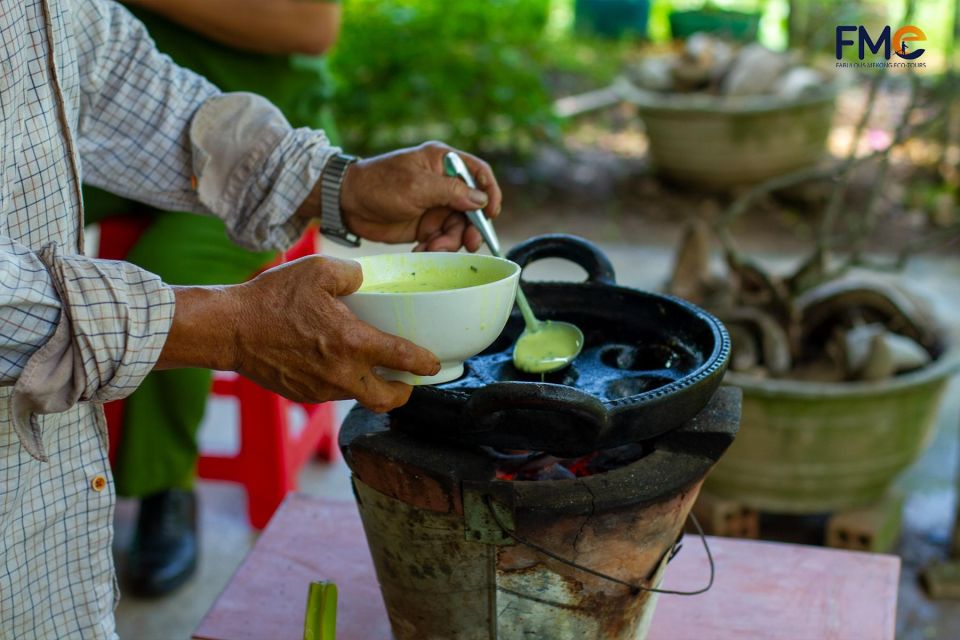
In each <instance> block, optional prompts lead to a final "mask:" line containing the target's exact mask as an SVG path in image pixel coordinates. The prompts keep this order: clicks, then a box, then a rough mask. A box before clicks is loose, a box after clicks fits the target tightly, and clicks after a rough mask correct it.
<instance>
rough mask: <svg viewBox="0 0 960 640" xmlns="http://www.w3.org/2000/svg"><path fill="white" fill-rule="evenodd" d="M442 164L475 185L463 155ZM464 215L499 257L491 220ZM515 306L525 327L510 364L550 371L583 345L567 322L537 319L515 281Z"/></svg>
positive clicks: (533, 370)
mask: <svg viewBox="0 0 960 640" xmlns="http://www.w3.org/2000/svg"><path fill="white" fill-rule="evenodd" d="M444 168H445V170H446V173H447V175H448V176H452V177H457V178H460V179H461V180H463V181H464V182H465V183H466V184H467V186H468V187H470V188H471V189H476V188H477V186H476V183H475V182H474V180H473V176H472V175H470V170H469V169H467V165H466V164H465V163H464V162H463V159H462V158H461V157H460V156H459V155H457V154H456V153H454V152H452V151H451V152H450V153H448V154H447V155H446V156H445V157H444ZM466 215H467V219H468V220H469V221H470V223H471V224H473V226H475V227H476V228H477V229H478V230H479V231H480V235H482V236H483V240H484V242H486V243H487V246H488V247H490V253H492V254H493V255H495V256H497V257H498V258H502V257H503V253H502V252H501V251H500V241H499V240H498V239H497V234H496V232H495V231H494V230H493V223H491V222H490V221H489V220H488V219H487V217H486V216H485V215H483V211H480V210H479V209H477V210H474V211H468V212H467V213H466ZM517 306H518V307H520V314H521V315H522V316H523V321H524V323H525V324H526V328H525V329H524V330H523V333H521V334H520V337H519V338H517V342H516V344H514V346H513V366H515V367H516V368H517V369H520V370H521V371H525V372H527V373H550V372H551V371H559V370H560V369H563V368H564V367H566V366H568V365H569V364H570V363H571V362H573V359H574V358H576V357H577V356H578V355H579V354H580V350H581V349H583V332H582V331H580V329H579V328H578V327H577V326H576V325H573V324H570V323H569V322H561V321H559V320H538V319H537V317H536V316H535V315H533V309H531V308H530V303H529V302H527V297H526V296H525V295H523V289H522V288H521V287H520V286H519V284H518V285H517Z"/></svg>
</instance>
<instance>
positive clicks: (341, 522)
mask: <svg viewBox="0 0 960 640" xmlns="http://www.w3.org/2000/svg"><path fill="white" fill-rule="evenodd" d="M709 542H710V548H711V550H712V551H713V554H714V558H715V559H716V564H717V578H716V582H715V583H714V586H713V588H712V589H711V590H710V591H709V592H707V593H705V594H703V595H699V596H693V597H682V596H660V600H659V603H658V604H657V609H656V613H655V615H654V619H653V626H652V629H651V631H650V636H649V640H703V639H704V638H709V639H710V640H733V639H734V638H736V639H737V640H752V639H757V640H760V639H762V640H854V639H856V640H893V638H894V626H895V617H896V608H897V582H898V578H899V574H900V559H899V558H897V557H895V556H889V555H880V554H870V553H860V552H851V551H837V550H834V549H822V548H819V547H804V546H799V545H789V544H779V543H772V542H755V541H747V540H734V539H729V538H709ZM707 572H708V569H707V563H706V557H705V556H704V553H703V548H702V546H700V543H699V541H698V540H696V539H695V538H694V537H692V536H688V537H687V539H686V541H685V543H684V548H683V551H681V552H680V554H679V555H678V556H677V557H676V558H674V560H673V561H672V562H671V563H670V566H669V568H668V569H667V575H666V583H665V586H666V588H668V589H689V588H695V587H699V586H700V585H702V584H703V582H704V580H705V579H706V577H707V575H708V573H707ZM314 580H332V581H334V582H336V583H337V586H338V588H339V590H340V605H339V613H338V627H337V639H338V640H378V639H381V638H382V639H385V640H386V639H389V638H390V626H389V623H388V622H387V615H386V612H385V611H384V607H383V601H382V600H381V597H380V591H379V589H378V587H377V579H376V575H375V574H374V570H373V564H372V563H371V560H370V554H369V552H368V551H367V546H366V541H365V539H364V535H363V527H362V526H361V524H360V517H359V515H358V514H357V509H356V506H355V505H354V504H353V503H347V502H333V501H329V500H321V499H317V498H311V497H309V496H305V495H301V494H291V495H290V496H288V497H287V499H286V501H285V502H284V503H283V504H282V505H281V506H280V509H279V510H278V511H277V513H276V514H275V515H274V517H273V520H271V521H270V525H269V526H268V527H267V529H266V531H264V533H263V535H261V536H260V539H259V540H258V541H257V544H256V546H255V547H254V548H253V550H252V551H251V552H250V554H249V555H248V556H247V558H246V559H245V560H244V562H243V564H242V565H241V566H240V568H239V569H238V570H237V573H236V575H234V576H233V578H232V579H231V580H230V583H229V584H228V585H227V587H226V589H224V591H223V593H222V594H221V595H220V597H219V598H218V599H217V601H216V603H215V604H214V605H213V607H212V608H211V609H210V611H209V612H207V615H206V617H205V618H204V619H203V621H202V622H201V623H200V626H199V627H198V628H197V630H196V631H195V632H194V636H193V637H194V639H195V640H264V639H265V638H270V639H271V640H300V639H301V638H303V616H304V609H305V606H306V595H307V585H309V583H310V582H311V581H314Z"/></svg>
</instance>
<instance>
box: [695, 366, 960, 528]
mask: <svg viewBox="0 0 960 640" xmlns="http://www.w3.org/2000/svg"><path fill="white" fill-rule="evenodd" d="M958 365H960V351H958V350H957V349H956V348H954V349H952V350H950V351H947V352H946V353H945V354H944V355H942V356H941V357H940V358H938V359H937V360H935V361H934V362H933V363H931V364H930V365H928V366H926V367H924V368H922V369H918V370H917V371H914V372H911V373H907V374H904V375H900V376H897V377H894V378H890V379H888V380H883V381H879V382H837V383H816V382H803V381H797V380H762V379H757V378H753V377H750V376H746V375H743V374H737V373H728V374H727V377H726V379H725V381H724V382H725V384H729V385H733V386H737V387H739V388H740V389H742V390H743V418H742V423H741V425H742V426H741V429H740V435H739V437H738V438H737V439H736V441H735V442H734V443H733V445H732V446H731V447H730V449H729V450H728V451H727V454H726V455H725V456H724V457H723V459H722V460H721V461H720V462H719V463H718V464H717V466H716V467H715V468H714V470H713V473H712V474H711V475H710V477H709V479H708V480H707V482H706V485H705V487H704V490H705V491H708V492H710V493H711V494H713V495H716V496H719V497H725V498H730V499H734V500H737V501H739V502H742V503H744V504H746V505H748V506H751V507H753V508H755V509H759V510H763V511H770V512H777V513H808V514H810V513H825V512H832V511H836V510H840V509H846V508H850V507H857V506H862V505H868V504H871V503H874V502H876V501H878V500H879V499H880V498H881V497H882V496H883V494H884V493H885V492H886V491H887V489H888V488H889V487H890V485H891V484H892V483H893V481H894V480H895V479H896V477H897V475H898V474H899V473H900V472H901V471H903V470H904V469H905V468H906V467H907V466H909V465H910V464H911V463H913V462H914V461H915V460H916V459H917V458H918V457H919V456H920V454H921V453H922V452H923V451H924V449H925V448H926V447H927V445H929V443H930V441H931V440H932V438H933V435H934V433H935V431H936V424H937V416H938V413H939V409H940V400H941V399H942V397H943V393H944V390H945V389H946V387H947V383H948V382H949V379H950V376H951V375H952V374H953V373H954V372H956V371H957V369H958Z"/></svg>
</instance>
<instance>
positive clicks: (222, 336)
mask: <svg viewBox="0 0 960 640" xmlns="http://www.w3.org/2000/svg"><path fill="white" fill-rule="evenodd" d="M362 279H363V276H362V273H361V270H360V265H359V264H357V263H356V262H353V261H347V260H336V259H332V258H323V257H320V256H308V257H305V258H301V259H299V260H295V261H293V262H289V263H286V264H283V265H280V266H279V267H276V268H273V269H270V270H269V271H265V272H264V273H262V274H260V275H259V276H257V277H256V278H255V279H253V280H251V281H250V282H247V283H245V284H241V285H236V286H231V287H222V288H212V287H181V288H177V289H176V296H177V300H176V304H177V309H176V313H175V315H174V322H173V326H172V327H171V330H170V335H169V337H168V338H167V343H166V344H165V345H164V349H163V353H162V354H161V357H160V361H159V362H158V365H157V367H158V368H173V367H178V366H179V367H182V366H194V367H208V368H212V369H224V370H232V371H237V372H239V373H241V374H243V375H244V376H246V377H248V378H250V379H251V380H253V381H254V382H256V383H257V384H259V385H261V386H263V387H265V388H267V389H270V390H271V391H274V392H276V393H279V394H281V395H283V396H285V397H287V398H290V399H291V400H295V401H297V402H324V401H327V400H346V399H351V398H356V399H357V401H359V402H360V404H362V405H363V406H365V407H367V408H369V409H372V410H374V411H378V412H383V411H389V410H390V409H394V408H396V407H398V406H400V405H402V404H404V403H406V401H407V400H408V399H409V397H410V393H411V391H412V387H410V386H409V385H406V384H403V383H401V382H388V381H386V380H384V379H382V378H380V377H379V376H378V375H377V374H376V373H375V372H374V368H375V367H385V368H388V369H397V370H400V371H409V372H411V373H413V374H415V375H421V376H429V375H434V374H436V373H437V372H438V371H439V370H440V362H439V361H438V360H437V358H436V357H435V356H434V355H433V354H432V353H430V352H429V351H427V350H425V349H422V348H420V347H418V346H416V345H415V344H413V343H412V342H409V341H407V340H404V339H402V338H398V337H396V336H392V335H389V334H386V333H383V332H381V331H379V330H377V329H375V328H373V327H372V326H370V325H368V324H366V323H364V322H362V321H360V320H359V319H357V317H356V316H354V315H353V314H352V313H351V312H350V311H349V310H348V309H347V307H346V306H345V305H344V304H343V303H342V302H340V300H338V299H337V298H338V297H340V296H345V295H348V294H350V293H353V292H354V291H356V290H357V288H358V287H359V286H360V283H361V281H362Z"/></svg>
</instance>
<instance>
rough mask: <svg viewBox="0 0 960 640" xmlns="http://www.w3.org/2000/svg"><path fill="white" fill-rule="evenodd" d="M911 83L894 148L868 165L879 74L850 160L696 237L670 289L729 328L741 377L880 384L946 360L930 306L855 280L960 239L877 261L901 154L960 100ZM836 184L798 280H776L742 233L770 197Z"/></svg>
mask: <svg viewBox="0 0 960 640" xmlns="http://www.w3.org/2000/svg"><path fill="white" fill-rule="evenodd" d="M907 78H908V84H909V99H908V104H907V107H906V108H905V110H904V113H903V116H902V118H901V119H900V121H899V123H898V124H897V125H896V127H895V128H894V130H893V131H892V132H891V134H890V142H889V144H887V145H886V146H884V147H883V148H880V149H877V150H874V151H872V152H870V153H867V154H866V155H859V156H858V149H859V148H860V146H861V145H860V143H861V140H862V139H863V137H864V133H865V130H866V128H867V123H868V122H869V120H870V116H871V114H872V113H873V110H874V105H875V103H876V101H877V95H878V93H879V91H880V87H881V85H883V84H884V83H885V82H887V78H886V76H885V75H884V74H878V75H877V76H875V77H874V78H873V80H872V81H871V83H870V85H869V89H868V95H867V100H866V107H865V108H864V110H863V112H862V114H861V115H860V117H859V119H858V122H857V123H856V126H855V133H854V135H853V139H852V142H851V145H850V149H849V151H848V152H847V154H846V156H845V157H844V158H841V159H839V160H836V161H834V162H831V163H828V164H825V165H819V166H815V167H810V168H805V169H802V170H798V171H795V172H792V173H788V174H785V175H781V176H778V177H775V178H772V179H770V180H768V181H766V182H763V183H761V184H758V185H756V186H754V187H753V188H751V189H749V190H747V191H746V192H744V193H742V194H741V195H740V196H739V197H737V198H736V199H734V200H733V201H732V202H731V204H730V205H729V206H728V207H727V208H726V210H725V211H724V212H723V213H722V214H721V215H720V216H718V217H717V218H716V219H715V220H714V221H713V222H712V224H710V225H708V224H707V223H705V222H703V221H698V222H696V223H694V224H693V225H692V226H691V227H690V228H688V230H687V232H686V234H685V236H684V239H683V241H682V244H681V247H680V250H679V252H678V256H677V263H676V266H675V269H674V273H673V277H672V279H671V282H670V284H669V290H670V291H671V292H672V293H675V294H677V295H680V296H683V297H686V298H688V299H692V300H694V301H696V302H698V303H700V304H702V305H703V306H705V307H707V308H708V309H711V310H712V311H714V312H715V313H716V314H717V315H718V316H719V317H720V318H721V319H722V320H724V322H725V323H726V324H727V326H728V328H729V330H730V333H731V337H732V339H733V344H734V353H733V360H732V365H731V366H732V369H733V370H734V371H740V372H748V373H753V374H756V375H759V376H769V377H790V378H799V379H810V380H819V381H841V380H851V379H867V380H876V379H880V378H884V377H889V376H891V375H895V374H896V373H898V372H902V371H907V370H911V369H915V368H919V367H921V366H923V365H925V364H927V363H928V362H930V361H931V360H932V359H936V358H937V357H939V355H941V353H942V351H943V349H944V337H943V336H942V334H941V332H940V331H939V330H938V329H937V327H936V325H935V323H934V321H933V319H932V318H931V316H930V314H929V313H928V312H927V311H926V310H925V308H924V305H923V304H922V303H920V302H919V301H917V300H916V299H915V298H914V297H913V296H911V295H910V294H908V293H907V292H905V291H904V290H903V289H902V288H900V287H898V286H897V285H896V284H895V283H894V282H892V281H891V279H881V278H863V277H855V278H848V277H845V276H847V275H849V274H850V272H851V270H852V269H853V268H854V267H867V268H869V269H872V270H873V271H883V272H889V271H896V270H898V269H900V268H902V267H903V266H904V265H905V264H906V262H907V261H908V260H909V258H910V257H911V256H912V255H914V254H915V253H916V252H917V251H919V250H923V249H925V248H929V247H931V246H934V245H936V244H939V243H943V242H951V241H954V242H955V241H957V240H958V239H960V224H957V223H953V224H951V225H948V226H946V227H945V228H943V229H941V230H939V231H937V232H935V233H933V234H931V235H929V236H927V237H924V238H922V239H920V240H918V241H915V242H912V243H907V244H905V245H904V246H902V247H900V249H899V251H898V253H897V255H895V256H894V257H893V258H891V259H888V260H887V261H886V262H877V260H876V259H875V258H872V257H871V256H870V255H868V253H867V248H868V242H869V239H870V237H871V235H872V234H873V232H874V230H875V229H876V226H877V223H878V220H879V215H878V212H879V208H880V205H881V202H882V195H883V191H884V189H885V187H886V186H887V184H888V182H889V175H890V166H891V152H892V151H893V150H894V149H896V148H897V147H899V146H900V145H902V144H903V143H904V142H905V141H907V140H908V139H909V138H911V137H912V136H915V135H918V134H919V133H921V132H923V131H924V130H927V129H929V128H931V127H933V126H935V125H936V124H938V123H940V122H942V120H943V118H944V117H945V115H946V114H947V112H948V110H949V104H950V103H949V101H924V100H923V96H924V92H923V91H921V87H920V85H919V81H918V79H917V78H916V76H914V75H913V74H909V75H908V76H907ZM930 102H933V104H931V103H930ZM866 167H872V169H873V172H874V174H873V176H872V186H871V188H870V190H869V192H868V194H867V196H866V202H865V204H864V205H863V206H862V207H848V206H845V205H844V196H845V193H846V191H847V189H848V187H849V185H850V182H851V177H852V176H853V175H854V173H855V172H856V171H858V170H861V169H863V168H866ZM827 179H833V180H834V182H833V186H832V189H831V190H830V193H829V197H827V199H826V202H825V204H824V206H823V210H822V213H821V215H820V218H819V221H818V224H817V226H816V229H815V232H814V233H813V246H812V249H811V250H810V251H809V253H808V255H806V256H805V257H804V258H803V259H802V260H801V261H800V262H799V264H798V265H797V266H796V267H795V268H794V269H793V270H792V271H791V272H788V273H786V274H780V273H774V272H772V271H771V270H770V269H768V268H766V267H764V266H763V265H761V264H760V263H758V262H756V261H755V260H752V259H751V258H750V257H748V256H746V255H744V254H743V252H741V251H740V250H739V248H738V247H737V243H736V241H735V239H734V234H733V232H732V226H733V224H734V222H736V221H737V220H738V219H739V218H740V217H741V216H742V215H743V214H744V213H745V212H747V211H749V210H750V208H751V206H753V205H754V204H755V203H756V202H757V200H758V199H759V198H761V197H762V196H765V195H767V194H771V193H773V192H776V191H778V190H782V189H785V188H787V187H792V186H796V185H800V184H802V183H807V182H810V181H813V180H827ZM712 240H715V241H716V242H717V243H718V244H719V245H720V247H721V248H722V253H723V257H724V262H725V265H726V269H727V272H728V273H727V276H726V277H718V276H717V275H716V274H714V273H713V272H712V271H711V269H710V260H709V257H710V250H711V245H712V242H711V241H712Z"/></svg>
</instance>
